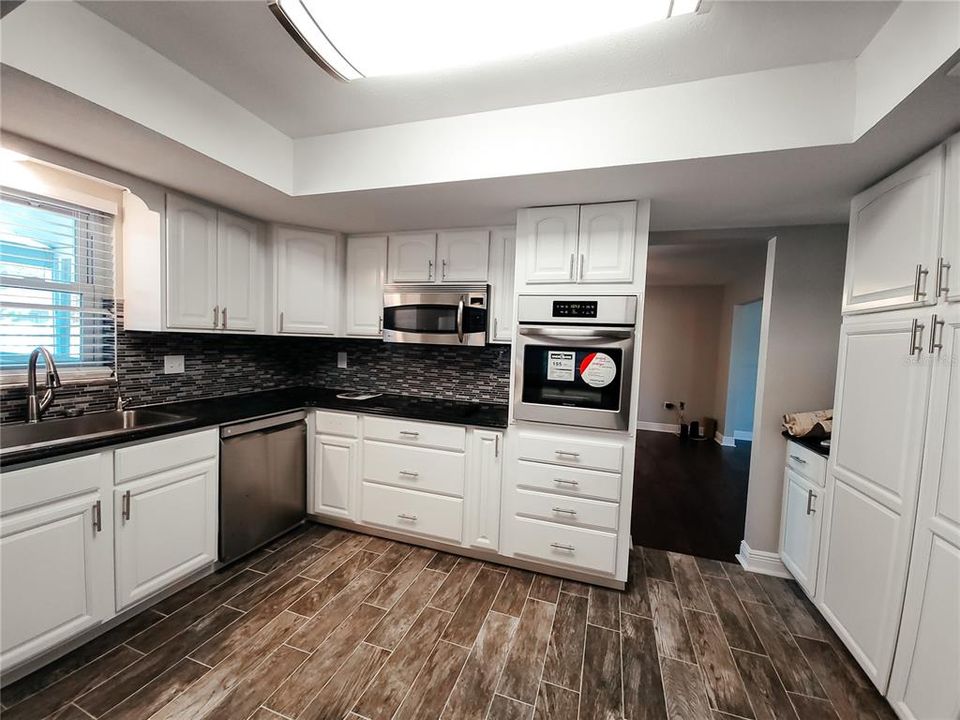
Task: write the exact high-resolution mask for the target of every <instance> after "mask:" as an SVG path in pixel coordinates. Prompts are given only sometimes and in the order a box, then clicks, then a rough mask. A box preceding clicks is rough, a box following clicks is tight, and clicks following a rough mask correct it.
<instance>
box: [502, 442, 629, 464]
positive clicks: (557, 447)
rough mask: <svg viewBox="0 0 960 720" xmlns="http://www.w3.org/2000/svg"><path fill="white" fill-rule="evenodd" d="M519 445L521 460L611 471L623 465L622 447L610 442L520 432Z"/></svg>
mask: <svg viewBox="0 0 960 720" xmlns="http://www.w3.org/2000/svg"><path fill="white" fill-rule="evenodd" d="M519 446H520V459H521V460H534V461H536V462H546V463H553V464H556V465H566V466H568V467H584V468H593V469H594V470H610V471H613V472H620V470H621V468H622V467H623V447H622V446H620V445H614V444H613V443H604V442H593V441H588V440H575V439H573V438H564V437H553V436H550V435H526V434H521V435H520V438H519Z"/></svg>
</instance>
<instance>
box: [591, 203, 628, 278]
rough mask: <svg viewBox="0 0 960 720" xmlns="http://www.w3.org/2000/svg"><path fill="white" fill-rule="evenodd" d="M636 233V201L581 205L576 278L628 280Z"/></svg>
mask: <svg viewBox="0 0 960 720" xmlns="http://www.w3.org/2000/svg"><path fill="white" fill-rule="evenodd" d="M636 234H637V203H635V202H619V203H604V204H600V205H583V206H581V207H580V232H579V254H580V257H579V261H578V262H579V268H578V275H577V280H578V281H579V282H581V283H618V282H631V281H632V280H633V252H634V244H635V238H636Z"/></svg>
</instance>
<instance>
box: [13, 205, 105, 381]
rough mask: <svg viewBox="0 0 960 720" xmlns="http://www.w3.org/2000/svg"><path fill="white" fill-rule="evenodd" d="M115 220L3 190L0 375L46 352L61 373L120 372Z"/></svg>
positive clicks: (73, 206) (96, 213) (95, 212)
mask: <svg viewBox="0 0 960 720" xmlns="http://www.w3.org/2000/svg"><path fill="white" fill-rule="evenodd" d="M113 222H114V218H113V216H112V215H110V214H109V213H105V212H101V211H99V210H92V209H90V208H84V207H80V206H78V205H72V204H69V203H65V202H61V201H59V200H54V199H51V198H45V197H40V196H38V195H32V194H30V193H25V192H20V191H18V190H11V189H7V188H3V189H2V190H0V368H23V367H25V366H26V364H27V359H28V357H29V355H30V352H31V351H32V350H33V349H34V348H35V347H36V346H38V345H43V346H45V347H46V348H47V349H48V350H49V351H50V352H51V353H52V354H53V357H54V359H55V360H56V362H57V364H58V365H59V366H60V367H61V368H70V367H111V368H112V367H113V365H114V358H115V353H116V318H115V313H114V304H113V300H114V296H113V288H114V272H113V270H114V269H113V261H114V253H113Z"/></svg>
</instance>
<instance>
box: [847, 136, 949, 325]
mask: <svg viewBox="0 0 960 720" xmlns="http://www.w3.org/2000/svg"><path fill="white" fill-rule="evenodd" d="M943 158H944V150H943V146H942V145H941V146H940V147H938V148H936V149H934V150H932V151H931V152H929V153H927V154H926V155H924V156H923V157H921V158H919V159H917V160H915V161H914V162H912V163H910V164H909V165H907V166H906V167H905V168H903V169H902V170H900V171H898V172H896V173H894V174H893V175H891V176H890V177H888V178H887V179H885V180H883V181H882V182H880V183H878V184H877V185H874V186H873V187H872V188H870V189H869V190H866V191H864V192H862V193H861V194H859V195H857V196H856V197H855V198H854V199H853V202H852V203H851V206H850V236H849V239H848V241H847V270H846V276H845V278H844V290H843V311H844V312H862V311H867V310H873V311H876V310H889V309H893V308H900V307H910V306H916V305H921V304H932V303H935V302H936V290H935V289H934V286H935V285H936V278H935V277H934V275H936V264H937V258H938V257H939V253H940V231H941V218H942V212H943V165H944V163H943ZM918 267H919V268H920V271H921V274H920V275H919V277H918V274H917V268H918ZM924 272H925V273H926V274H923V273H924ZM918 290H919V294H918V293H917V291H918Z"/></svg>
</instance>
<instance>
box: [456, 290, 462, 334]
mask: <svg viewBox="0 0 960 720" xmlns="http://www.w3.org/2000/svg"><path fill="white" fill-rule="evenodd" d="M457 339H458V340H460V342H463V298H462V297H461V298H460V302H459V303H457Z"/></svg>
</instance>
